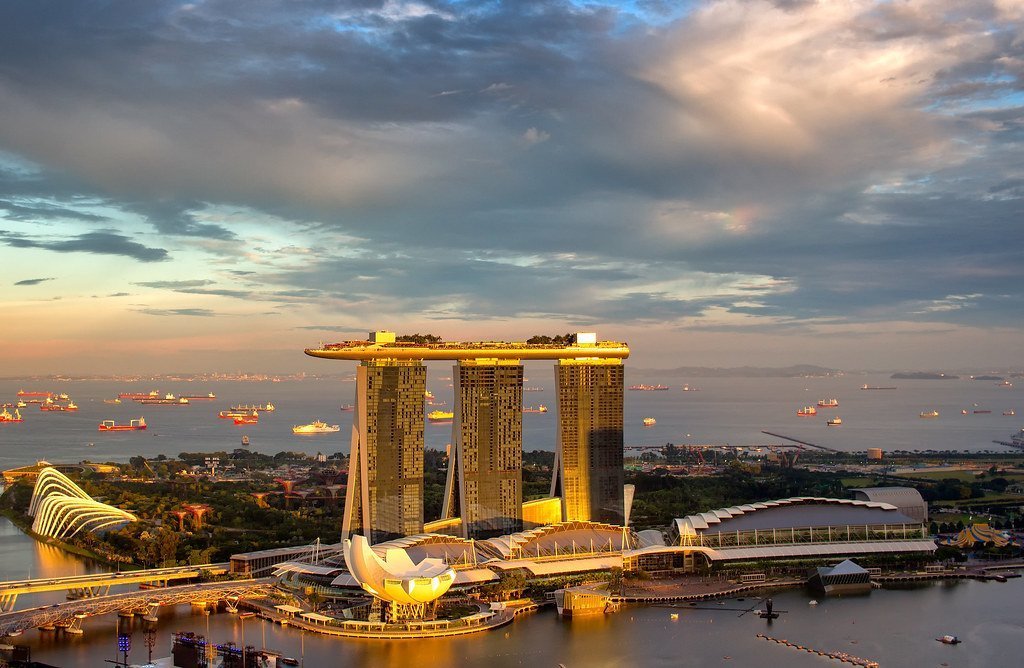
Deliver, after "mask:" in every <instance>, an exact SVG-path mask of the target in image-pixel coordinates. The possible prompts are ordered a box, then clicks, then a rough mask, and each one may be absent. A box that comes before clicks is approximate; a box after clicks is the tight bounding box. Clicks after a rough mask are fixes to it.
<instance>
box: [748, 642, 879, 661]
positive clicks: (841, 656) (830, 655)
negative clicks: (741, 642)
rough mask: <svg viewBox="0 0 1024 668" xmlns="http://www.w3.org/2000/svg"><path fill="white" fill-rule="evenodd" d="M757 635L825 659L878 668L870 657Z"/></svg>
mask: <svg viewBox="0 0 1024 668" xmlns="http://www.w3.org/2000/svg"><path fill="white" fill-rule="evenodd" d="M757 637H758V638H761V639H762V640H767V641H769V642H774V643H778V644H779V645H784V646H786V647H792V648H793V649H798V650H800V651H802V652H807V653H809V654H817V655H818V656H822V657H825V658H827V659H835V660H836V661H842V662H843V663H849V664H850V665H853V666H863V667H864V668H878V662H877V661H872V660H871V659H863V658H861V657H859V656H854V655H853V654H850V653H849V652H838V651H837V652H826V651H824V650H820V649H814V648H813V647H805V646H804V645H798V644H796V643H795V642H790V641H789V640H786V639H785V638H773V637H772V636H767V635H765V634H763V633H758V634H757Z"/></svg>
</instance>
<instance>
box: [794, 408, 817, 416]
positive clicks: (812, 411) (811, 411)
mask: <svg viewBox="0 0 1024 668" xmlns="http://www.w3.org/2000/svg"><path fill="white" fill-rule="evenodd" d="M796 414H797V415H799V416H800V417H811V416H812V415H817V414H818V409H817V408H815V407H814V406H804V407H803V408H801V409H800V410H798V411H797V412H796Z"/></svg>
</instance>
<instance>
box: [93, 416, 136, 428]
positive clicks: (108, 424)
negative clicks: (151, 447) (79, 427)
mask: <svg viewBox="0 0 1024 668" xmlns="http://www.w3.org/2000/svg"><path fill="white" fill-rule="evenodd" d="M145 429H146V418H144V417H140V418H139V419H138V420H131V421H130V422H129V423H128V424H117V423H116V422H114V421H113V420H104V421H103V422H100V426H99V431H144V430H145Z"/></svg>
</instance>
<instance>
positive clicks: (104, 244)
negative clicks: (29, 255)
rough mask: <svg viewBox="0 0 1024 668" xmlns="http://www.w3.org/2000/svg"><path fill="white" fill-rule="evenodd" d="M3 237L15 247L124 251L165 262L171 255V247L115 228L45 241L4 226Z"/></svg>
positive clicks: (141, 258)
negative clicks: (152, 243)
mask: <svg viewBox="0 0 1024 668" xmlns="http://www.w3.org/2000/svg"><path fill="white" fill-rule="evenodd" d="M0 241H2V242H3V243H5V244H7V245H8V246H12V247H14V248H42V249H45V250H51V251H57V252H59V253H77V252H82V253H97V254H100V255H124V256H126V257H130V258H134V259H136V260H138V261H139V262H161V261H163V260H166V259H167V251H166V250H164V249H163V248H149V247H147V246H143V245H142V244H140V243H137V242H135V241H132V240H131V239H129V238H127V237H125V236H124V235H121V234H117V233H116V232H111V231H101V232H86V233H84V234H79V235H78V236H77V237H76V238H74V239H66V240H63V241H44V240H39V239H32V238H29V237H25V236H21V235H17V234H13V233H11V232H8V231H4V230H0Z"/></svg>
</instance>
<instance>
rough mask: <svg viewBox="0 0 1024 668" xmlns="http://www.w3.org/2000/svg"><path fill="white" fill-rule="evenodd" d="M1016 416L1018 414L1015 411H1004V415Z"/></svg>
mask: <svg viewBox="0 0 1024 668" xmlns="http://www.w3.org/2000/svg"><path fill="white" fill-rule="evenodd" d="M1016 414H1017V413H1016V411H1014V410H1013V409H1012V408H1011V409H1010V410H1008V411H1003V415H1009V416H1014V415H1016Z"/></svg>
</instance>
